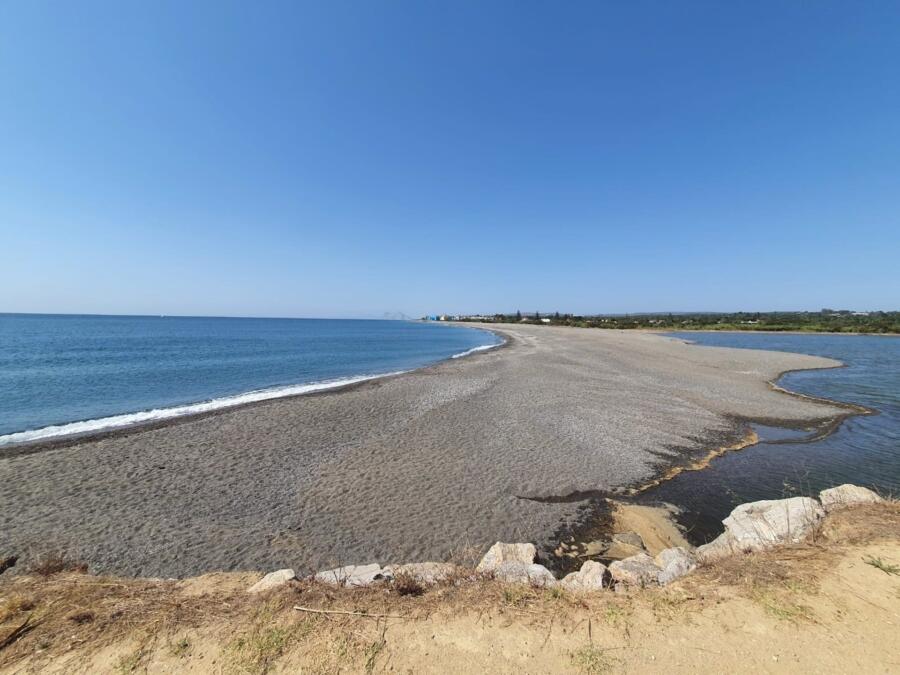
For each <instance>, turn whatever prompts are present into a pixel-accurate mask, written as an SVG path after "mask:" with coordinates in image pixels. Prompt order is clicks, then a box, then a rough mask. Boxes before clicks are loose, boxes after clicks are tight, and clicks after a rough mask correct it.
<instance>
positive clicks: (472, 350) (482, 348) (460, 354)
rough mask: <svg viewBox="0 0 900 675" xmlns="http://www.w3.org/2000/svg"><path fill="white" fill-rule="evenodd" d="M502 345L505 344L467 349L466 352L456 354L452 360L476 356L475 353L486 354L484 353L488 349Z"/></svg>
mask: <svg viewBox="0 0 900 675" xmlns="http://www.w3.org/2000/svg"><path fill="white" fill-rule="evenodd" d="M502 344H503V342H499V343H497V344H494V345H481V346H480V347H472V349H467V350H466V351H464V352H460V353H459V354H454V355H453V356H451V357H450V358H451V359H461V358H462V357H464V356H469V354H474V353H475V352H484V351H487V350H488V349H494V348H495V347H499V346H500V345H502Z"/></svg>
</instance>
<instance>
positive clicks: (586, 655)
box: [571, 645, 612, 675]
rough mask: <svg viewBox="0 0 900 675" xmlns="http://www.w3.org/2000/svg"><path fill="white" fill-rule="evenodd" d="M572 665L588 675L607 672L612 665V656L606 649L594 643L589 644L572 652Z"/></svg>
mask: <svg viewBox="0 0 900 675" xmlns="http://www.w3.org/2000/svg"><path fill="white" fill-rule="evenodd" d="M571 657H572V665H574V666H575V668H577V669H578V670H579V672H582V673H586V674H587V675H599V674H600V673H605V672H607V671H608V670H609V669H610V668H611V667H612V662H611V660H610V658H609V657H608V656H607V655H606V650H604V649H601V648H600V647H595V646H594V645H588V646H587V647H582V648H581V649H579V650H577V651H575V652H572V654H571Z"/></svg>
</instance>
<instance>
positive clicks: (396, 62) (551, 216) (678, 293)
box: [0, 0, 900, 317]
mask: <svg viewBox="0 0 900 675" xmlns="http://www.w3.org/2000/svg"><path fill="white" fill-rule="evenodd" d="M898 35H900V4H897V3H894V2H883V3H875V2H852V3H851V2H824V1H823V2H781V1H779V2H771V3H767V2H728V3H723V2H702V3H701V2H678V3H673V2H663V1H660V2H627V3H623V2H586V3H577V2H572V3H533V2H512V1H511V2H483V1H480V2H450V3H436V2H417V3H412V2H409V3H408V2H346V3H345V2H333V1H331V0H329V2H320V3H315V4H305V3H300V2H285V3H271V2H270V3H251V2H242V3H225V2H220V1H216V2H209V3H204V2H193V3H183V2H153V3H121V2H109V3H96V2H88V1H86V0H85V1H83V2H79V3H58V2H38V1H35V0H29V1H27V2H4V3H3V4H2V5H0V92H2V103H0V311H34V312H98V313H150V314H215V315H255V316H375V317H377V316H380V315H381V314H382V313H383V312H385V311H403V312H406V313H408V314H411V315H420V314H423V313H426V312H427V313H432V312H439V311H442V312H479V311H495V310H508V311H515V310H516V309H521V310H522V311H529V312H531V311H535V310H540V311H553V310H557V309H558V310H559V311H571V312H579V313H580V312H625V311H632V312H638V311H656V310H661V311H670V310H671V311H675V310H738V309H745V310H765V309H818V308H820V307H823V306H828V307H852V308H859V309H877V308H881V309H900V271H898V269H900V265H898V260H900V70H898V64H900V39H898V37H897V36H898Z"/></svg>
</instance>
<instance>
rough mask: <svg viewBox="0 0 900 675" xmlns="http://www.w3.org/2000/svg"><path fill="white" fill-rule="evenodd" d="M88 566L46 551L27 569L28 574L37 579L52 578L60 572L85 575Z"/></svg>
mask: <svg viewBox="0 0 900 675" xmlns="http://www.w3.org/2000/svg"><path fill="white" fill-rule="evenodd" d="M87 571H88V566H87V565H86V564H85V563H83V562H78V561H75V560H70V559H69V558H67V557H66V556H65V554H63V553H59V552H58V551H48V552H47V553H44V554H43V555H42V556H40V557H39V558H38V559H37V560H35V561H34V563H32V565H31V567H29V568H28V570H27V572H28V574H31V575H32V576H38V577H52V576H53V575H55V574H61V573H62V572H78V573H79V574H87Z"/></svg>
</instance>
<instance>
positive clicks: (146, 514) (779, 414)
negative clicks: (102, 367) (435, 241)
mask: <svg viewBox="0 0 900 675" xmlns="http://www.w3.org/2000/svg"><path fill="white" fill-rule="evenodd" d="M502 330H503V332H504V333H505V334H506V335H507V337H508V339H509V345H508V346H507V347H504V348H502V349H498V350H495V351H492V352H486V353H482V354H478V355H475V356H472V357H469V358H465V359H457V360H453V361H449V362H446V363H442V364H439V365H437V366H434V367H431V368H426V369H423V370H420V371H416V372H414V373H410V374H407V375H403V376H399V377H394V378H388V379H384V380H379V381H375V382H372V383H367V384H364V385H361V386H357V387H353V388H350V389H347V390H344V391H339V392H333V393H328V394H323V395H314V396H305V397H297V398H292V399H280V400H276V401H271V402H266V403H264V404H258V405H252V406H247V407H244V408H238V409H232V410H228V411H224V412H221V413H218V414H215V415H210V416H206V417H200V418H193V419H184V420H182V421H179V422H178V423H176V424H170V425H167V426H162V427H159V428H150V429H145V430H141V431H139V432H134V431H132V432H130V433H120V434H114V435H111V436H107V437H102V438H97V439H94V440H81V441H77V442H72V443H71V444H70V445H65V446H62V447H56V446H50V445H48V446H46V447H44V448H42V449H41V448H39V449H38V451H36V452H32V453H30V454H23V455H18V456H16V455H12V456H10V455H9V454H8V453H7V454H6V455H5V456H4V455H0V555H9V554H18V555H23V556H25V558H26V559H27V557H28V556H29V555H31V554H33V553H34V552H37V551H40V550H47V549H56V550H60V551H66V552H67V553H68V554H69V555H71V556H74V557H77V558H80V559H82V560H84V561H86V562H88V563H89V564H90V566H91V569H92V571H97V572H104V573H120V574H126V575H144V576H161V577H169V576H186V575H193V574H198V573H202V572H205V571H209V570H216V569H223V570H239V569H252V570H258V569H276V568H281V567H294V568H295V569H297V570H310V569H322V568H324V567H326V566H330V565H335V564H346V563H368V562H373V561H378V562H381V563H389V562H398V561H402V562H410V561H415V560H428V559H443V558H445V557H446V556H448V555H449V554H450V553H452V552H454V551H458V550H460V549H463V548H466V547H471V546H474V547H484V546H486V545H489V544H490V543H492V542H494V541H495V540H506V541H537V542H546V541H548V539H549V538H551V536H552V533H553V531H554V530H555V529H556V527H557V526H558V525H559V524H560V523H561V522H564V521H565V520H566V519H568V518H571V517H572V516H573V514H575V511H576V507H577V504H574V503H558V501H554V500H553V499H552V498H554V497H563V496H566V495H571V494H572V493H577V492H582V491H597V490H600V491H605V490H611V489H613V488H617V487H622V486H630V485H637V484H641V483H642V482H645V481H647V480H650V479H652V478H653V477H654V476H658V475H660V474H661V473H663V472H664V471H665V470H666V469H667V468H670V467H671V466H672V465H673V464H679V463H685V462H690V461H693V460H694V459H696V457H697V456H698V455H704V454H706V453H707V452H708V451H709V450H710V449H711V448H713V447H716V446H717V445H727V444H730V443H735V442H736V441H737V440H739V438H740V437H741V436H742V435H743V434H744V432H745V431H746V430H745V429H742V428H741V424H740V421H741V420H748V419H755V420H762V421H767V422H770V423H771V422H774V421H781V422H786V423H794V424H800V423H811V422H813V421H822V420H826V419H829V418H831V419H833V418H834V417H836V416H840V415H842V414H846V412H847V411H846V410H844V409H842V408H839V407H837V406H834V405H827V404H823V403H820V402H816V401H812V400H807V399H803V398H801V397H795V396H789V395H787V394H784V393H780V392H777V391H774V390H773V389H772V387H770V386H769V384H768V381H770V380H773V379H775V378H776V377H777V376H778V375H779V374H780V373H781V372H783V371H786V370H791V369H802V368H823V367H833V366H836V365H838V364H837V363H836V362H834V361H830V360H828V359H822V358H818V357H812V356H802V355H796V354H786V353H776V352H762V351H750V350H736V349H721V348H711V347H700V346H696V345H689V344H685V343H683V342H681V341H679V340H675V339H670V338H666V337H662V336H658V335H653V334H649V333H637V332H617V331H604V330H591V329H575V328H553V327H544V326H521V327H519V326H513V327H504V328H503V329H502ZM523 497H527V498H535V497H537V498H551V499H550V501H549V502H539V501H534V500H533V499H523Z"/></svg>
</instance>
